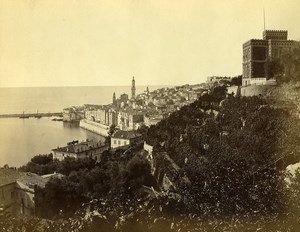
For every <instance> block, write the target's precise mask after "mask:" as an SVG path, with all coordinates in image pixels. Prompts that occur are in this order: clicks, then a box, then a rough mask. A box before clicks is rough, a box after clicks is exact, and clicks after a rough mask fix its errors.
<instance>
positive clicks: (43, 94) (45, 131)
mask: <svg viewBox="0 0 300 232" xmlns="http://www.w3.org/2000/svg"><path fill="white" fill-rule="evenodd" d="M164 87H170V86H149V90H150V91H153V90H155V89H160V88H164ZM146 88H147V86H136V93H137V94H140V93H142V92H144V91H145V90H146ZM130 91H131V87H130V86H93V87H22V88H0V114H12V113H18V114H21V113H23V112H24V113H36V112H43V113H47V112H62V110H63V108H66V107H70V106H81V105H83V104H95V105H104V104H109V103H111V102H112V96H113V93H114V92H115V93H116V96H117V97H119V96H120V95H121V94H122V93H126V94H128V95H129V96H130ZM52 119H53V118H51V117H50V118H48V117H45V118H40V119H38V118H27V119H26V118H25V119H21V118H0V167H2V166H4V165H6V164H7V165H8V166H10V167H20V166H22V165H25V164H26V163H27V162H29V161H30V159H31V158H32V157H33V156H35V155H38V154H49V153H51V150H52V149H54V148H56V147H58V146H60V147H62V146H65V145H66V144H67V143H68V142H70V141H73V140H78V141H85V140H87V139H89V140H94V141H104V138H103V137H102V136H100V135H97V134H94V133H92V132H89V131H87V130H85V129H83V128H80V127H79V123H66V122H61V121H53V120H52Z"/></svg>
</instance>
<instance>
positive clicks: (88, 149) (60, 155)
mask: <svg viewBox="0 0 300 232" xmlns="http://www.w3.org/2000/svg"><path fill="white" fill-rule="evenodd" d="M106 150H108V146H107V145H106V144H104V143H101V142H94V141H89V140H87V141H85V142H81V143H79V142H78V141H73V142H69V143H68V144H67V146H65V147H58V148H55V149H52V152H53V158H54V159H58V160H60V161H61V160H64V159H65V158H66V157H71V158H75V159H84V158H91V159H94V160H96V161H100V160H101V154H102V152H104V151H106Z"/></svg>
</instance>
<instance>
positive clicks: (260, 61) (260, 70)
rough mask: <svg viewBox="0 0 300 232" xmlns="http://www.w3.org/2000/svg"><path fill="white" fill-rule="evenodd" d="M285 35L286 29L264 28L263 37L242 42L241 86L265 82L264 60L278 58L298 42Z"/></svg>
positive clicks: (286, 33)
mask: <svg viewBox="0 0 300 232" xmlns="http://www.w3.org/2000/svg"><path fill="white" fill-rule="evenodd" d="M287 36H288V31H284V30H265V31H264V32H263V39H251V40H249V41H247V42H246V43H244V44H243V83H242V84H243V86H247V85H251V84H266V81H267V78H266V70H265V64H266V62H267V61H268V60H272V59H277V58H280V56H281V55H282V54H284V53H285V52H290V51H291V50H292V49H293V47H294V46H295V45H296V44H297V43H298V42H296V41H294V40H288V39H287Z"/></svg>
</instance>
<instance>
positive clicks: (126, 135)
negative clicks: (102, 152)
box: [110, 130, 142, 149]
mask: <svg viewBox="0 0 300 232" xmlns="http://www.w3.org/2000/svg"><path fill="white" fill-rule="evenodd" d="M141 138H142V135H141V134H139V133H137V132H135V131H122V130H119V131H116V132H115V133H114V134H113V135H112V136H111V142H110V146H111V148H113V149H114V148H117V147H126V146H128V145H130V144H132V143H133V142H138V141H140V140H141Z"/></svg>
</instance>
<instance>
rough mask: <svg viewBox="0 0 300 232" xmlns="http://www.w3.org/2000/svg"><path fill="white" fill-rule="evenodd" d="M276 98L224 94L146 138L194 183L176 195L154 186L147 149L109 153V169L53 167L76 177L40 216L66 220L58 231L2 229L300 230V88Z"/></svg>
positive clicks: (56, 185)
mask: <svg viewBox="0 0 300 232" xmlns="http://www.w3.org/2000/svg"><path fill="white" fill-rule="evenodd" d="M280 88H283V89H280ZM292 90H293V91H294V92H293V91H292ZM273 91H274V92H270V93H269V95H268V96H267V97H266V98H262V97H242V98H235V97H232V96H229V97H226V94H225V88H224V87H216V88H214V89H213V90H212V91H211V92H210V93H206V94H203V95H202V96H201V97H200V98H199V99H198V100H197V101H195V102H194V103H192V104H190V105H187V106H184V107H182V108H181V109H180V110H179V111H177V112H174V113H173V114H171V115H170V116H169V117H168V118H167V119H164V120H162V121H161V122H160V123H158V124H157V125H156V126H151V127H150V128H143V129H142V130H141V131H140V132H141V133H143V136H144V139H145V140H146V142H147V143H148V144H151V145H153V147H154V152H153V157H154V160H155V162H160V158H161V157H160V156H161V154H167V155H168V156H169V157H170V159H172V160H173V161H174V166H176V169H177V170H178V172H176V175H178V176H177V177H180V176H185V177H186V178H188V179H189V182H183V183H180V184H178V185H177V186H176V187H175V188H173V189H171V190H170V191H169V192H164V191H159V189H158V188H157V186H155V183H153V180H152V179H151V176H150V166H149V164H148V163H147V162H146V159H145V155H146V154H145V151H143V150H142V149H141V147H140V146H136V145H134V146H132V148H131V150H130V152H129V153H126V152H124V151H121V150H119V151H117V152H116V153H106V154H105V156H104V159H103V160H102V161H101V163H99V164H95V163H93V162H90V161H88V160H86V161H84V162H79V161H72V160H66V161H65V162H62V163H57V161H51V162H50V163H49V165H50V166H51V167H53V168H54V169H57V170H56V171H60V172H62V173H63V174H65V175H66V177H65V178H63V179H62V180H55V179H54V180H52V181H51V182H50V184H48V185H46V189H45V190H40V192H39V193H40V194H38V198H37V200H38V201H37V202H38V207H40V208H39V209H37V212H40V213H41V214H43V215H44V216H47V217H49V215H50V213H52V214H51V215H52V216H53V215H56V216H55V217H54V218H51V219H52V220H54V221H46V222H45V221H44V220H42V221H41V219H37V218H30V219H28V220H27V222H26V223H24V221H23V219H9V220H6V221H3V222H1V220H0V226H1V227H3V228H10V229H11V228H15V227H14V225H17V224H18V223H23V224H24V226H28V228H30V230H31V231H35V228H37V227H38V226H40V224H41V223H42V222H43V223H45V224H46V226H44V227H43V230H40V231H70V230H72V229H76V231H99V230H101V229H102V230H103V231H225V230H226V231H245V230H251V231H256V230H261V231H288V230H297V228H300V224H299V219H300V211H299V208H300V204H299V203H300V198H299V197H300V187H299V186H300V184H299V183H300V174H299V173H298V174H296V176H295V177H291V183H290V184H289V185H287V183H286V182H285V178H286V176H287V175H288V173H286V172H285V167H286V166H287V165H288V164H291V163H295V162H298V160H299V151H300V145H299V141H300V137H299V135H300V120H299V117H298V116H297V114H296V113H295V112H296V111H294V110H293V109H295V108H294V106H293V105H296V103H297V99H298V96H297V94H296V92H297V88H295V87H292V86H288V85H287V86H284V85H283V86H282V87H278V89H277V90H273ZM288 93H289V94H288ZM294 93H295V94H294ZM279 94H283V95H284V96H286V97H285V98H279V96H280V95H279ZM273 96H276V98H275V97H273ZM284 102H286V104H285V103H284ZM288 102H290V106H289V105H288ZM287 105H288V106H289V107H286V106H287ZM53 162H54V163H53ZM175 164H176V165H175ZM156 165H157V164H156ZM31 166H32V164H31ZM33 167H34V168H38V167H39V166H38V165H34V166H33ZM157 167H159V168H160V169H164V168H166V167H165V166H164V165H160V166H159V165H158V166H157ZM38 170H39V169H38ZM174 179H176V178H174ZM187 183H189V184H187ZM151 187H153V188H151ZM154 189H156V191H155V190H154ZM58 196H59V197H58ZM174 196H177V197H176V198H174ZM178 196H179V197H178ZM62 207H64V208H63V211H62V213H58V212H59V209H60V208H62ZM70 209H71V210H72V214H71V213H70V212H68V211H67V210H70ZM39 210H40V211H39ZM73 212H75V213H74V214H73ZM0 219H1V218H0ZM1 223H2V224H1ZM15 231H18V230H15ZM36 231H39V230H36Z"/></svg>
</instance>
